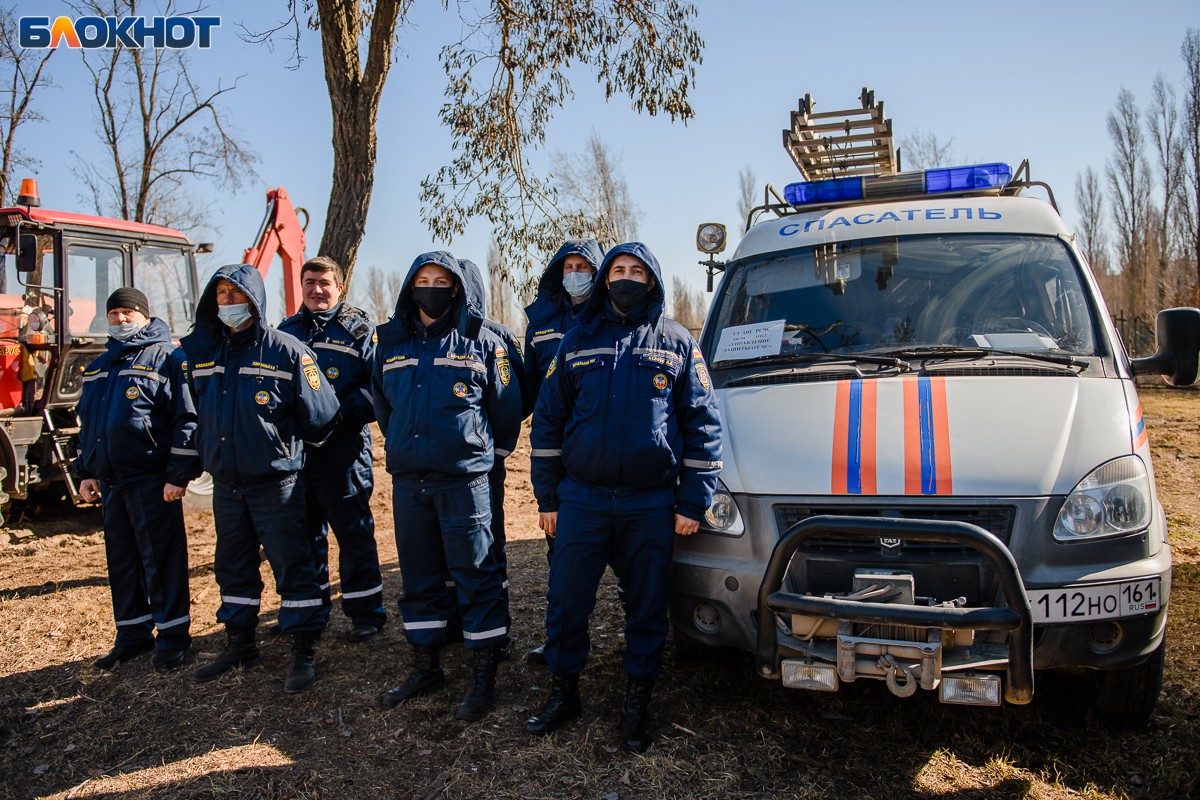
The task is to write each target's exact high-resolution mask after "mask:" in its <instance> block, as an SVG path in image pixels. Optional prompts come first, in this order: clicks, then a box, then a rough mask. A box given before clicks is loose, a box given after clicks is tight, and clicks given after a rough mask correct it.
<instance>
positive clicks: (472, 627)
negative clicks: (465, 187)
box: [373, 251, 521, 720]
mask: <svg viewBox="0 0 1200 800" xmlns="http://www.w3.org/2000/svg"><path fill="white" fill-rule="evenodd" d="M464 277H465V276H464V271H463V267H462V265H461V264H459V262H458V261H457V259H455V258H454V256H452V255H450V254H449V253H446V252H442V251H438V252H432V253H424V254H422V255H420V256H418V257H417V259H416V260H415V261H414V262H413V264H412V267H411V268H410V269H409V272H408V275H407V277H406V278H405V280H404V287H403V289H401V291H400V297H399V299H398V301H397V303H396V313H395V315H394V316H393V317H392V319H391V320H390V321H388V322H386V323H384V324H382V325H380V326H379V328H378V330H377V333H378V336H379V346H378V349H377V351H376V357H375V373H374V381H373V384H374V388H373V394H374V398H375V415H376V418H377V419H378V420H379V427H380V429H381V430H382V431H384V436H385V439H386V451H387V471H388V472H389V473H390V474H391V476H392V508H393V513H394V514H395V522H396V525H395V527H396V550H397V552H398V554H399V561H400V573H401V576H402V577H403V580H404V594H403V596H402V597H401V598H400V614H401V617H402V618H403V620H404V630H405V635H406V636H407V638H408V640H409V642H411V643H412V645H413V656H414V670H413V672H412V674H411V675H410V676H409V677H408V679H407V680H406V681H405V682H404V683H402V684H401V685H399V686H397V687H396V688H394V689H392V690H391V691H389V692H388V693H387V694H386V695H385V696H384V703H385V704H386V705H388V706H395V705H397V704H399V703H401V702H404V701H406V700H409V699H411V698H413V697H417V696H419V695H423V694H427V693H428V692H431V691H433V690H435V689H437V688H439V687H440V686H442V684H444V683H445V676H444V675H443V673H442V669H441V664H440V660H439V650H440V648H441V647H442V645H444V644H445V642H446V626H447V624H448V623H449V621H450V620H451V618H452V617H453V615H454V607H453V603H452V602H451V598H450V591H451V589H450V588H448V587H447V586H446V583H447V580H446V574H447V573H449V575H450V576H451V580H452V581H453V582H454V584H455V586H454V587H453V590H454V592H455V593H456V594H457V599H458V608H459V610H460V612H461V614H462V632H463V636H464V637H465V640H466V646H467V648H468V649H469V650H471V651H472V655H473V658H474V665H473V678H472V682H471V688H470V690H469V691H468V692H467V694H466V696H465V697H464V698H463V700H462V702H461V703H460V704H459V706H458V709H457V710H456V712H455V715H456V716H457V717H458V718H459V719H467V720H479V719H482V718H483V717H484V716H485V715H486V714H487V712H488V709H489V708H491V705H492V703H493V702H494V700H495V684H496V667H497V665H498V661H499V656H500V648H501V646H502V645H503V644H504V643H505V642H506V641H507V639H508V608H507V604H506V603H505V602H504V595H503V587H502V585H501V584H502V579H501V576H500V569H499V567H498V566H497V564H496V559H495V558H494V557H493V555H492V553H491V545H492V535H491V532H490V530H491V522H492V508H491V490H490V489H489V485H488V473H489V472H490V471H491V469H492V467H493V466H494V463H495V451H496V450H501V451H508V452H511V451H512V449H513V447H515V446H516V443H517V436H518V435H519V433H520V429H521V390H520V387H519V386H518V385H517V383H516V381H515V380H513V375H512V366H511V362H510V361H509V356H508V349H507V348H506V347H505V345H504V342H503V341H502V340H501V339H500V337H498V336H496V335H495V334H494V333H492V332H491V331H490V330H488V329H487V328H485V327H483V324H482V320H481V319H480V317H479V315H478V314H477V313H474V309H473V308H472V307H471V306H470V304H469V303H468V302H467V297H466V292H465V289H464Z"/></svg>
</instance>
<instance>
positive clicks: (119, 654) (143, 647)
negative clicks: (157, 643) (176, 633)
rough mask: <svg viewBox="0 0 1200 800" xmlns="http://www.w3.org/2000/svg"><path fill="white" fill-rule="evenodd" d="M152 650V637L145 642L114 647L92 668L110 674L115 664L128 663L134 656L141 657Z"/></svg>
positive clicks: (97, 660) (98, 659)
mask: <svg viewBox="0 0 1200 800" xmlns="http://www.w3.org/2000/svg"><path fill="white" fill-rule="evenodd" d="M152 649H154V637H150V638H149V639H147V640H146V641H144V642H139V643H138V644H133V645H127V646H121V645H114V646H113V649H112V650H109V651H108V652H107V653H105V654H104V655H102V656H100V657H99V658H97V659H96V661H95V662H94V663H93V664H92V666H93V667H95V668H96V669H102V670H105V671H110V672H111V671H112V670H113V669H116V666H117V664H120V663H121V662H123V661H128V660H129V659H131V658H133V657H134V656H138V655H141V654H142V653H145V652H146V651H147V650H152Z"/></svg>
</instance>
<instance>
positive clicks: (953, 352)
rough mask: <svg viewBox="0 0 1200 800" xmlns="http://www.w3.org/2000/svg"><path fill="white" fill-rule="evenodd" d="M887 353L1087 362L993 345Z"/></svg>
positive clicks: (1072, 363)
mask: <svg viewBox="0 0 1200 800" xmlns="http://www.w3.org/2000/svg"><path fill="white" fill-rule="evenodd" d="M886 353H887V355H890V356H900V357H905V356H908V357H912V356H943V357H946V358H959V357H969V356H1015V357H1016V358H1029V359H1033V360H1034V361H1048V362H1050V363H1051V364H1065V365H1066V366H1069V367H1086V366H1087V364H1088V362H1087V361H1086V360H1084V359H1081V358H1076V357H1075V356H1068V355H1057V354H1055V353H1036V352H1035V353H1027V352H1024V351H1021V350H997V349H996V348H994V347H956V346H953V345H936V346H924V347H904V348H900V349H898V350H888V351H886Z"/></svg>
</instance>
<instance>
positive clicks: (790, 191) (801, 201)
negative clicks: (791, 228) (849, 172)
mask: <svg viewBox="0 0 1200 800" xmlns="http://www.w3.org/2000/svg"><path fill="white" fill-rule="evenodd" d="M862 196H863V188H862V178H834V179H833V180H828V181H812V182H810V183H789V184H788V185H787V187H786V188H785V189H784V190H783V199H784V200H786V201H788V202H789V203H791V204H792V205H794V206H805V205H811V204H813V203H836V202H838V201H840V200H861V199H862Z"/></svg>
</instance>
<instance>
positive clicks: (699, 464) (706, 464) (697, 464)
mask: <svg viewBox="0 0 1200 800" xmlns="http://www.w3.org/2000/svg"><path fill="white" fill-rule="evenodd" d="M722 463H723V462H721V461H700V460H698V459H695V458H685V459H684V460H683V465H684V466H685V467H691V468H692V469H720V468H721V464H722Z"/></svg>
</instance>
